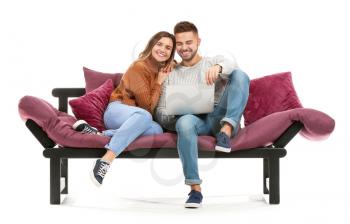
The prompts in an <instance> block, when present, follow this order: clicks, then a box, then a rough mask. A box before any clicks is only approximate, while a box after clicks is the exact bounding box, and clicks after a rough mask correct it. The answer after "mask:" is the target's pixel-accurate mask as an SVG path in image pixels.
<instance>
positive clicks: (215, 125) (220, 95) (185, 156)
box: [156, 21, 249, 208]
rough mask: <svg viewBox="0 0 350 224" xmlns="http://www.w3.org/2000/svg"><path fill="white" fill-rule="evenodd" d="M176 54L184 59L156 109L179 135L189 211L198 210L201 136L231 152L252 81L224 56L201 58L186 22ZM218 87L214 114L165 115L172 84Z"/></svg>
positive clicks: (160, 118) (193, 31) (178, 34)
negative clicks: (188, 186)
mask: <svg viewBox="0 0 350 224" xmlns="http://www.w3.org/2000/svg"><path fill="white" fill-rule="evenodd" d="M174 34H175V38H176V51H177V53H178V54H179V56H180V57H181V58H182V61H181V63H180V64H178V65H176V67H175V69H174V70H173V71H172V72H171V73H170V75H169V76H168V77H167V79H166V80H165V81H164V83H163V86H162V94H161V97H160V100H159V103H158V107H157V109H156V120H157V121H158V123H160V124H161V125H162V126H163V127H164V128H166V129H169V130H173V131H175V130H176V132H177V135H178V138H177V149H178V153H179V157H180V159H181V162H182V167H183V172H184V176H185V184H186V185H190V186H191V192H190V193H189V198H188V199H187V201H186V203H185V207H186V208H197V207H199V206H200V205H201V203H202V199H203V196H202V193H201V187H200V184H201V183H202V180H201V179H200V178H199V172H198V145H197V138H198V135H210V134H211V135H214V136H216V140H217V143H216V147H215V149H216V150H218V151H223V152H230V151H231V146H230V138H232V137H234V136H235V135H236V134H237V132H238V130H239V128H240V119H241V116H242V113H243V111H244V108H245V105H246V103H247V100H248V95H249V78H248V76H247V75H246V74H245V73H244V72H242V71H240V70H238V67H237V65H236V63H235V62H234V61H230V60H228V59H226V58H224V57H223V56H216V57H213V58H209V57H202V56H200V55H199V53H198V47H199V45H200V42H201V39H200V38H199V35H198V30H197V28H196V26H195V25H194V24H193V23H190V22H187V21H184V22H180V23H178V24H176V25H175V27H174ZM188 84H194V85H196V84H207V85H215V97H214V102H215V106H214V111H213V112H212V113H210V114H206V115H192V114H186V115H183V116H171V115H167V114H166V110H165V105H166V102H165V101H166V99H165V94H164V93H165V91H166V88H167V86H169V85H188Z"/></svg>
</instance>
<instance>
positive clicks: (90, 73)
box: [83, 67, 123, 93]
mask: <svg viewBox="0 0 350 224" xmlns="http://www.w3.org/2000/svg"><path fill="white" fill-rule="evenodd" d="M83 70H84V78H85V90H86V92H87V93H88V92H91V91H92V90H94V89H96V88H98V87H99V86H101V85H102V84H103V83H104V82H105V81H107V80H108V79H112V81H113V85H114V87H116V86H118V84H119V82H120V80H121V78H122V76H123V74H122V73H103V72H97V71H94V70H91V69H88V68H85V67H83Z"/></svg>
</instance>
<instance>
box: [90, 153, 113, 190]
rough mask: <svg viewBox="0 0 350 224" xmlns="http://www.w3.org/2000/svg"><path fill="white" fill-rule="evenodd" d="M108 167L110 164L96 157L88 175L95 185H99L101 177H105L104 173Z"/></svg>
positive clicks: (101, 180)
mask: <svg viewBox="0 0 350 224" xmlns="http://www.w3.org/2000/svg"><path fill="white" fill-rule="evenodd" d="M109 167H110V164H109V163H107V162H105V161H102V160H101V159H98V160H96V161H95V163H94V168H93V169H92V171H91V173H90V177H91V180H92V182H93V183H94V184H95V185H96V186H97V187H100V186H101V185H102V182H103V179H104V178H105V175H106V173H107V171H108V169H109Z"/></svg>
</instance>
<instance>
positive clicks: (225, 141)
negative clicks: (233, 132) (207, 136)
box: [220, 133, 230, 144]
mask: <svg viewBox="0 0 350 224" xmlns="http://www.w3.org/2000/svg"><path fill="white" fill-rule="evenodd" d="M220 135H221V136H220V138H221V140H223V142H224V143H225V144H229V143H230V141H229V140H230V139H229V138H227V137H226V134H224V133H220Z"/></svg>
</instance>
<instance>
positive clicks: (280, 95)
mask: <svg viewBox="0 0 350 224" xmlns="http://www.w3.org/2000/svg"><path fill="white" fill-rule="evenodd" d="M294 108H302V105H301V103H300V101H299V98H298V96H297V93H296V92H295V89H294V86H293V82H292V74H291V73H290V72H283V73H277V74H273V75H268V76H264V77H261V78H258V79H253V80H251V82H250V87H249V98H248V102H247V105H246V108H245V111H244V113H243V116H244V124H245V126H247V125H249V124H251V123H253V122H254V121H256V120H259V119H260V118H263V117H265V116H267V115H269V114H272V113H275V112H280V111H285V110H289V109H294Z"/></svg>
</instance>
